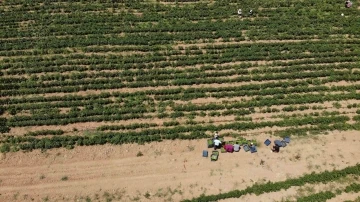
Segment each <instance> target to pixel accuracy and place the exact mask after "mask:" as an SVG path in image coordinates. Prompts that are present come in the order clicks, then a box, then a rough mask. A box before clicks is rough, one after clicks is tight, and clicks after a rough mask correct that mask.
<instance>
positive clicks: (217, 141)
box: [214, 139, 221, 150]
mask: <svg viewBox="0 0 360 202" xmlns="http://www.w3.org/2000/svg"><path fill="white" fill-rule="evenodd" d="M220 147H221V141H220V140H218V139H215V140H214V149H215V150H216V149H219V148H220Z"/></svg>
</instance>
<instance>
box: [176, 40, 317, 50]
mask: <svg viewBox="0 0 360 202" xmlns="http://www.w3.org/2000/svg"><path fill="white" fill-rule="evenodd" d="M308 41H320V40H319V39H306V40H295V39H294V40H252V41H231V42H222V41H220V40H215V42H213V43H194V44H177V45H174V46H173V48H174V49H179V47H180V46H181V47H189V46H194V45H196V46H198V47H203V46H216V45H232V44H256V43H269V44H271V43H301V42H308Z"/></svg>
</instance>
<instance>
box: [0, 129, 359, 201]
mask: <svg viewBox="0 0 360 202" xmlns="http://www.w3.org/2000/svg"><path fill="white" fill-rule="evenodd" d="M248 138H256V139H257V140H258V141H259V142H260V143H261V145H260V146H259V148H258V152H257V153H254V154H251V153H248V152H244V151H243V150H240V152H239V153H221V154H220V156H219V160H218V161H216V162H211V161H210V159H209V158H204V157H202V150H204V149H207V148H206V141H205V140H191V141H180V140H176V141H163V142H155V143H151V144H146V145H137V144H133V145H121V146H114V145H102V146H88V147H76V148H75V149H72V150H66V149H53V150H49V151H45V152H41V151H40V150H37V151H33V152H27V153H23V152H16V153H7V154H0V201H86V199H91V201H106V200H107V199H112V201H180V200H181V199H188V198H192V197H196V196H199V195H200V194H202V193H204V194H217V193H220V192H228V191H230V190H233V189H244V188H246V187H247V186H250V185H252V184H254V183H256V182H258V183H261V182H263V181H265V180H270V181H281V180H286V179H287V178H289V177H298V176H301V175H303V174H304V173H309V172H312V171H315V172H320V171H323V170H325V169H328V170H332V169H333V168H336V169H342V168H344V167H347V166H351V165H355V164H356V163H359V159H360V150H359V148H358V145H359V143H360V135H359V134H358V132H356V131H348V132H331V133H330V134H328V135H319V136H307V137H298V138H292V141H291V143H290V144H289V145H288V146H287V147H285V148H284V149H282V150H281V151H280V153H278V154H276V153H272V152H271V151H270V148H269V147H266V146H265V145H263V144H262V142H263V141H264V140H265V139H266V138H270V139H271V140H275V139H277V138H276V137H268V136H267V135H258V136H256V137H251V136H249V137H248ZM227 139H230V138H227ZM207 150H208V151H209V152H211V151H212V149H211V148H210V149H207ZM138 152H141V153H142V154H143V156H140V157H137V154H138ZM261 161H263V163H262V165H260V162H261ZM297 192H299V190H298V189H297V188H291V189H289V190H288V191H287V192H286V193H283V194H282V195H281V196H280V198H277V196H276V195H275V194H272V195H271V194H268V195H267V196H265V195H263V196H262V195H260V196H253V195H249V196H244V197H242V200H241V201H274V200H281V197H286V196H288V195H292V196H296V193H297ZM352 197H353V195H351V194H350V195H348V196H347V195H344V194H342V195H341V196H339V199H340V198H341V199H345V198H346V199H348V198H350V199H351V198H352ZM354 197H355V196H354ZM353 199H354V198H353ZM238 200H239V199H229V200H227V201H238ZM88 201H89V200H88Z"/></svg>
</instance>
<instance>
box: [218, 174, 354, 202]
mask: <svg viewBox="0 0 360 202" xmlns="http://www.w3.org/2000/svg"><path fill="white" fill-rule="evenodd" d="M353 182H359V180H356V179H354V178H353V176H348V177H345V178H341V179H340V180H337V181H335V182H329V183H326V184H305V185H304V186H301V187H298V186H294V187H291V188H289V189H287V190H281V191H277V192H270V193H266V194H261V195H259V196H256V195H255V194H251V195H245V196H242V197H240V198H238V199H236V198H232V199H226V200H220V201H221V202H232V201H234V202H235V201H239V200H241V201H264V202H265V201H296V199H297V198H299V197H304V196H308V195H312V194H315V193H319V192H321V191H331V192H335V190H336V189H340V190H343V189H345V187H346V186H347V185H349V184H351V183H353ZM260 183H261V182H260ZM279 199H280V200H279ZM327 201H330V200H327ZM337 201H340V200H337ZM333 202H335V201H334V200H333Z"/></svg>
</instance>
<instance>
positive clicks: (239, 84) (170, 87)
mask: <svg viewBox="0 0 360 202" xmlns="http://www.w3.org/2000/svg"><path fill="white" fill-rule="evenodd" d="M217 78H219V79H220V78H228V77H217ZM324 78H326V77H318V79H324ZM284 81H285V82H287V81H289V79H278V80H266V81H251V84H265V83H273V82H284ZM291 81H303V79H291ZM229 84H231V86H243V85H249V82H232V83H221V84H220V83H219V84H214V83H211V84H192V85H168V86H156V87H139V88H120V89H102V90H86V91H78V92H76V93H74V92H71V93H63V92H56V93H46V94H32V95H27V96H29V97H31V96H34V95H37V96H40V95H41V96H43V97H51V96H65V95H81V96H85V95H90V94H100V93H102V92H110V93H113V92H120V93H131V92H141V91H150V90H161V89H178V88H183V89H188V88H214V87H228V86H229ZM22 97H24V95H21V96H2V97H1V98H0V99H6V98H22Z"/></svg>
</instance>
